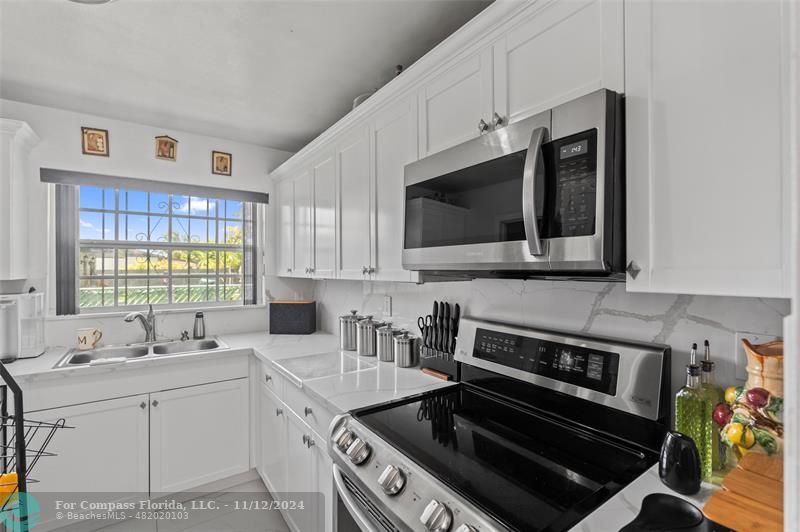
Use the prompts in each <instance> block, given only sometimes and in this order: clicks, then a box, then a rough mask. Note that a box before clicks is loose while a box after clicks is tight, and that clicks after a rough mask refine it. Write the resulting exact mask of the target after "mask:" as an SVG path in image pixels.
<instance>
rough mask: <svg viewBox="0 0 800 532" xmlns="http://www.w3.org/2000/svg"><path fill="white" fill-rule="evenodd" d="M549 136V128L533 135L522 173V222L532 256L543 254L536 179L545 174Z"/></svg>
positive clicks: (539, 130) (536, 131)
mask: <svg viewBox="0 0 800 532" xmlns="http://www.w3.org/2000/svg"><path fill="white" fill-rule="evenodd" d="M546 135H547V128H545V127H537V128H536V129H534V130H533V134H531V142H530V144H529V145H528V153H527V154H526V155H525V169H524V171H523V173H522V220H523V223H524V225H525V236H526V237H527V238H528V251H529V252H530V254H531V255H541V254H542V241H541V240H540V239H539V227H538V225H537V224H536V201H537V198H536V177H537V176H539V175H541V174H542V173H544V161H543V160H542V143H543V142H544V138H545V136H546Z"/></svg>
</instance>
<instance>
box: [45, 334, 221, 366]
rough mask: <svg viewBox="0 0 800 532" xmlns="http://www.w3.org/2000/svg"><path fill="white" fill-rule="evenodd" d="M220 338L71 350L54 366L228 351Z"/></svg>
mask: <svg viewBox="0 0 800 532" xmlns="http://www.w3.org/2000/svg"><path fill="white" fill-rule="evenodd" d="M227 348H228V346H227V345H225V344H224V343H223V342H222V341H221V340H220V339H218V338H208V339H206V340H182V341H169V342H161V343H141V344H129V345H117V346H114V345H112V346H108V347H100V348H97V349H92V350H89V351H80V350H78V349H71V350H70V351H69V352H68V353H67V354H66V355H64V357H63V358H62V359H61V360H59V361H58V363H57V364H56V365H55V366H54V367H56V368H66V367H75V366H96V365H101V364H124V363H126V362H128V361H131V360H141V359H146V358H153V357H157V356H166V355H181V354H186V353H198V352H204V351H214V350H221V349H227Z"/></svg>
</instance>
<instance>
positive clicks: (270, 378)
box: [264, 374, 272, 382]
mask: <svg viewBox="0 0 800 532" xmlns="http://www.w3.org/2000/svg"><path fill="white" fill-rule="evenodd" d="M271 380H272V375H269V374H264V382H269V381H271Z"/></svg>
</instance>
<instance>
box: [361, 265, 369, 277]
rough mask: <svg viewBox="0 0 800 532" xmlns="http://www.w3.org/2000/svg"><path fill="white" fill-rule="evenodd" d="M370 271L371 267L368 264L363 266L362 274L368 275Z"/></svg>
mask: <svg viewBox="0 0 800 532" xmlns="http://www.w3.org/2000/svg"><path fill="white" fill-rule="evenodd" d="M368 271H369V268H367V267H366V266H362V267H361V275H367V272H368Z"/></svg>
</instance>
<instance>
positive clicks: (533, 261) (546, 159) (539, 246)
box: [403, 90, 625, 277]
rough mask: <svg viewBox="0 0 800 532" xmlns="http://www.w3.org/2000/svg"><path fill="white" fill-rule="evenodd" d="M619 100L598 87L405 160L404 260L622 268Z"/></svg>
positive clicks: (583, 273) (574, 270)
mask: <svg viewBox="0 0 800 532" xmlns="http://www.w3.org/2000/svg"><path fill="white" fill-rule="evenodd" d="M622 105H623V103H622V96H621V95H619V94H617V93H614V92H612V91H608V90H598V91H595V92H592V93H590V94H587V95H586V96H583V97H581V98H577V99H575V100H573V101H570V102H568V103H565V104H563V105H559V106H558V107H554V108H553V109H550V110H549V111H546V112H543V113H540V114H537V115H535V116H532V117H530V118H527V119H525V120H521V121H519V122H517V123H514V124H511V125H509V126H507V127H503V128H499V129H495V130H494V131H492V132H490V133H486V134H484V135H481V136H480V137H478V138H475V139H473V140H470V141H468V142H465V143H463V144H460V145H458V146H454V147H452V148H449V149H447V150H444V151H442V152H439V153H436V154H434V155H431V156H429V157H426V158H424V159H420V160H419V161H416V162H414V163H412V164H409V165H407V166H406V167H405V220H404V228H403V231H404V245H403V266H404V267H405V268H406V269H409V270H415V271H420V272H428V273H431V274H460V275H462V276H467V277H485V276H510V277H536V276H545V277H549V276H562V275H564V276H570V277H591V276H614V275H622V274H623V270H624V260H625V246H624V238H625V234H624V221H625V213H624V190H623V186H624V182H623V152H624V148H623V146H624V139H623V116H622V114H623V109H622Z"/></svg>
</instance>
